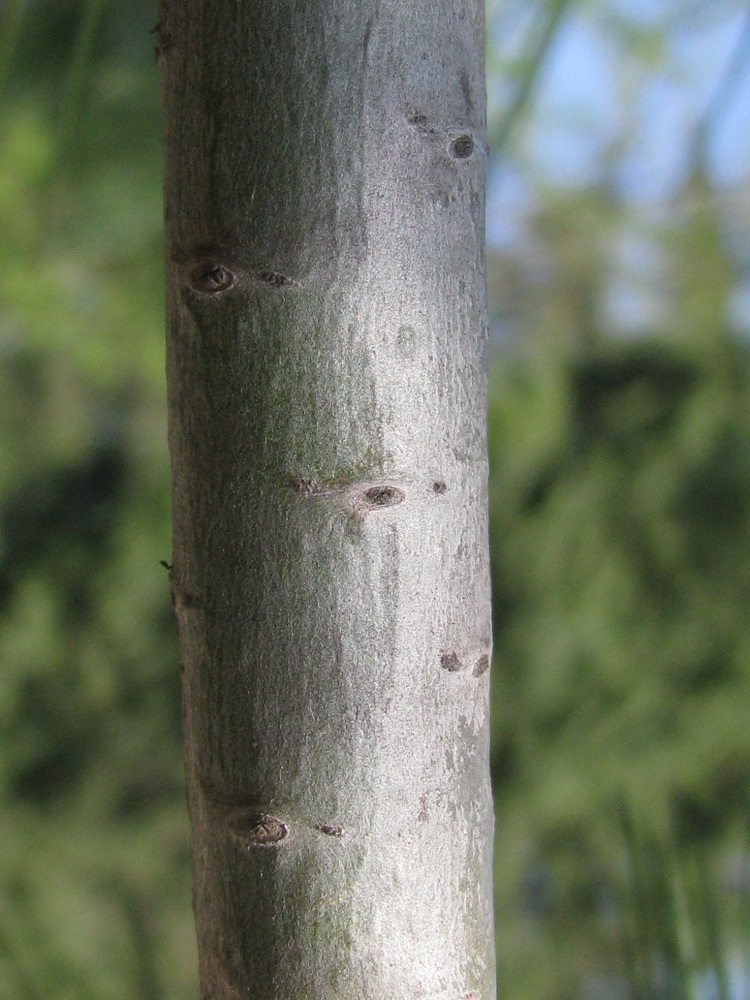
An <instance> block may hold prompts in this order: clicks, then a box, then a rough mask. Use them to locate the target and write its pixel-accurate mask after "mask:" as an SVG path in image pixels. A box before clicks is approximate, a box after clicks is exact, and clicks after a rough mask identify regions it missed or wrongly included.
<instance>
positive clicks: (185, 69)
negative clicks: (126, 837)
mask: <svg viewBox="0 0 750 1000" xmlns="http://www.w3.org/2000/svg"><path fill="white" fill-rule="evenodd" d="M158 57H159V63H160V66H161V71H162V77H163V83H164V97H165V118H166V122H165V123H166V247H167V309H168V327H169V334H168V373H169V403H170V444H171V451H172V461H173V477H174V566H173V571H172V583H173V590H174V597H175V605H176V611H177V618H178V623H179V633H180V645H181V655H182V662H183V670H184V674H183V677H184V704H185V734H186V745H187V777H188V794H189V805H190V814H191V819H192V824H193V834H194V877H195V908H196V918H197V925H198V939H199V951H200V966H201V969H200V972H201V983H202V994H201V995H202V997H203V998H204V1000H205V998H211V1000H224V998H227V1000H229V998H238V997H253V998H255V1000H282V998H283V1000H324V998H325V1000H350V998H351V1000H462V998H463V1000H465V998H469V997H471V998H476V1000H480V998H481V1000H491V998H492V997H493V995H494V959H493V929H492V909H491V907H492V896H491V840H492V808H491V800H490V789H489V775H488V740H489V733H488V718H487V711H488V678H489V673H488V670H487V667H488V665H489V657H490V653H491V649H490V645H491V636H490V609H489V575H488V554H487V537H486V535H487V523H486V518H487V498H486V489H487V467H486V455H485V450H486V449H485V408H486V385H485V352H486V338H487V331H486V320H485V298H484V260H483V231H484V173H485V161H486V147H485V132H484V127H485V122H484V78H483V68H484V22H483V7H482V4H481V3H479V2H477V0H440V2H430V3H426V2H417V0H271V2H264V3H259V2H257V0H181V2H177V0H171V2H170V0H166V2H163V4H162V11H161V20H160V27H159V35H158Z"/></svg>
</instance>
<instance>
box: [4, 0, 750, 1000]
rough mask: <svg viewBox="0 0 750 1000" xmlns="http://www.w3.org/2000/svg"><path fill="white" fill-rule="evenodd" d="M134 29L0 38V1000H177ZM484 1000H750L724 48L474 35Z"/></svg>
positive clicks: (618, 2)
mask: <svg viewBox="0 0 750 1000" xmlns="http://www.w3.org/2000/svg"><path fill="white" fill-rule="evenodd" d="M154 8H155V4H154V3H153V2H152V0H128V2H125V0H109V2H105V0H5V3H4V4H3V5H0V230H1V231H2V233H3V239H2V241H1V242H0V415H1V418H2V419H1V420H0V454H1V455H2V460H1V461H0V659H1V660H2V663H3V669H2V671H1V672H0V691H1V694H0V733H1V734H2V738H1V739H0V799H2V810H0V831H1V838H0V842H1V843H2V851H1V852H0V997H2V998H5V997H7V998H9V1000H11V998H22V1000H23V998H29V1000H37V998H45V1000H46V998H58V997H59V998H70V1000H73V998H75V1000H89V998H91V1000H122V998H128V1000H130V998H143V1000H147V998H148V1000H173V998H174V1000H194V998H195V997H196V996H197V990H196V978H197V973H196V958H195V944H194V932H193V919H192V912H191V907H190V892H191V889H190V871H189V833H188V823H187V816H186V811H185V805H184V793H183V772H182V745H181V732H180V708H179V669H178V664H177V653H176V645H175V637H174V628H173V624H172V611H171V605H170V600H169V588H168V582H167V576H166V573H165V571H164V569H163V568H162V567H161V566H160V560H161V559H167V560H168V559H169V554H170V531H169V463H168V455H167V449H166V412H165V387H164V362H163V318H162V313H163V295H162V266H161V255H162V238H161V144H160V128H161V112H160V96H159V86H158V77H157V71H156V67H155V62H154V41H153V38H151V37H150V36H149V32H150V30H151V29H152V28H153V26H154V22H155V20H156V14H155V9H154ZM488 14H489V17H488V29H489V52H488V71H489V99H490V126H491V140H492V144H493V150H494V152H493V157H492V162H491V173H490V189H489V200H488V239H489V247H488V250H489V253H488V269H489V274H488V281H489V293H490V308H491V319H492V329H493V341H492V371H491V398H490V426H489V435H490V452H491V464H492V480H491V505H492V508H491V514H492V531H491V546H492V556H493V574H494V575H493V580H494V583H493V587H494V614H495V636H496V640H495V660H494V664H493V685H494V687H493V710H494V715H493V751H492V771H493V780H494V784H495V794H496V808H497V824H498V825H497V849H496V878H497V890H496V891H497V925H498V968H499V976H500V995H501V996H502V997H503V998H504V1000H549V998H556V1000H573V998H579V997H580V998H590V1000H599V998H601V1000H625V998H633V1000H641V998H657V997H658V998H665V1000H672V998H674V1000H682V998H688V997H689V998H693V997H695V998H705V1000H709V998H716V1000H730V998H731V1000H739V998H740V997H742V998H746V997H747V996H748V995H750V985H749V984H750V977H749V976H748V974H747V972H746V964H747V962H748V960H750V853H749V848H750V724H749V722H750V627H749V626H750V602H749V601H748V596H749V592H750V534H749V533H748V520H749V519H750V447H749V446H750V412H748V388H749V386H750V369H749V358H748V334H749V333H750V253H748V246H750V241H749V240H748V233H749V231H750V190H749V189H748V178H749V177H750V121H749V120H748V119H749V118H750V80H748V75H749V73H750V71H749V70H748V51H747V50H748V45H749V44H750V16H749V15H750V11H748V9H747V6H746V3H744V2H743V3H739V2H733V0H713V2H712V3H710V4H705V3H700V2H697V0H536V2H533V0H531V2H530V0H497V3H495V2H492V3H490V6H489V7H488Z"/></svg>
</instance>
